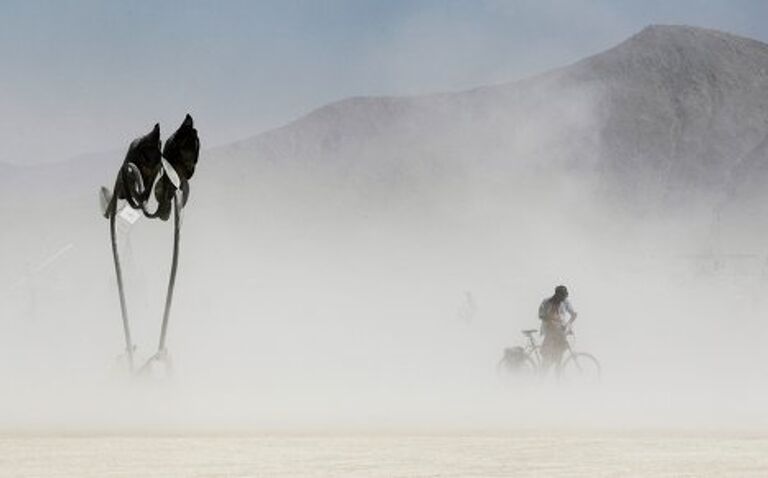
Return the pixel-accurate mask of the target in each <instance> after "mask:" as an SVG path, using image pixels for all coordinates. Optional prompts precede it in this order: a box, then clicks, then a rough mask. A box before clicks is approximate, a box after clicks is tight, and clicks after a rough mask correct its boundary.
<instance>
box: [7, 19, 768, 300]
mask: <svg viewBox="0 0 768 478" xmlns="http://www.w3.org/2000/svg"><path fill="white" fill-rule="evenodd" d="M148 121H149V122H150V123H151V119H150V120H148ZM200 134H201V138H202V140H203V142H204V141H205V131H201V133H200ZM767 136H768V45H766V44H764V43H761V42H758V41H754V40H750V39H747V38H742V37H739V36H735V35H731V34H728V33H723V32H718V31H714V30H707V29H702V28H694V27H687V26H650V27H647V28H645V29H644V30H642V31H640V32H639V33H637V34H636V35H634V36H632V37H631V38H629V39H627V40H626V41H624V42H622V43H621V44H619V45H617V46H616V47H614V48H611V49H609V50H607V51H605V52H602V53H599V54H597V55H594V56H591V57H589V58H585V59H583V60H580V61H577V62H575V63H573V64H571V65H568V66H565V67H563V68H559V69H556V70H553V71H549V72H546V73H543V74H540V75H537V76H534V77H531V78H526V79H522V80H518V81H513V82H508V83H503V84H498V85H491V86H483V87H478V88H475V89H472V90H468V91H459V92H447V93H440V94H433V95H424V96H413V97H355V98H348V99H344V100H341V101H338V102H335V103H332V104H329V105H326V106H323V107H321V108H319V109H317V110H315V111H313V112H311V113H309V114H307V115H306V116H304V117H302V118H299V119H297V120H296V121H294V122H291V123H290V124H287V125H285V126H283V127H280V128H277V129H274V130H271V131H267V132H265V133H262V134H259V135H256V136H253V137H251V138H248V139H245V140H243V141H240V142H237V143H234V144H231V145H228V146H224V147H220V148H216V149H209V150H205V151H203V154H202V156H201V162H200V165H199V169H198V173H197V174H196V176H195V178H194V180H193V181H192V199H191V203H190V208H191V209H192V210H194V211H195V212H194V213H190V214H194V217H198V218H199V219H198V220H199V221H200V224H208V225H211V227H218V228H220V229H221V230H225V231H235V232H232V234H233V235H234V236H237V237H248V238H250V237H252V236H253V238H254V239H253V240H254V241H257V242H258V241H260V240H270V241H274V243H275V244H277V243H281V244H282V243H284V241H285V237H286V234H288V235H289V236H290V235H291V234H294V233H295V234H294V236H291V237H294V238H299V237H300V238H309V237H313V238H317V237H319V236H321V235H323V234H325V235H326V236H327V237H333V238H334V240H338V239H339V238H338V237H337V236H336V234H337V232H335V231H342V230H346V229H345V228H352V229H354V228H363V229H366V230H373V229H376V228H381V227H392V228H393V230H394V229H395V228H396V225H398V224H399V225H400V226H402V227H404V228H405V230H409V231H411V230H414V229H419V228H421V229H423V230H432V229H434V230H442V229H441V228H447V229H448V230H461V231H468V230H473V228H475V230H476V231H477V234H478V235H486V236H488V237H490V236H492V235H493V234H496V232H494V231H495V230H494V229H493V228H494V227H497V225H498V224H513V223H523V224H526V228H527V229H524V230H525V231H527V232H526V234H528V235H529V236H530V238H531V241H533V242H535V239H536V237H538V236H537V234H538V233H537V232H536V231H538V229H536V228H534V227H533V226H531V224H533V225H536V226H535V227H538V228H542V229H541V230H542V231H543V230H544V228H547V227H549V228H551V227H552V224H558V225H559V227H560V228H562V229H567V227H568V225H567V224H565V222H567V223H568V224H572V223H573V224H576V225H577V227H586V228H592V229H594V230H596V229H601V228H606V227H607V228H614V229H615V230H616V231H619V230H621V228H622V227H624V224H625V222H626V221H629V220H631V219H632V218H633V217H634V218H639V219H641V220H642V218H648V217H657V216H658V217H664V216H667V217H672V218H675V217H684V218H685V217H688V216H692V215H693V213H694V212H695V213H696V214H699V215H701V217H702V218H703V219H701V220H700V222H701V223H702V224H705V225H709V226H707V227H710V226H711V225H713V224H714V227H715V228H717V227H720V228H723V229H728V230H736V231H740V230H741V229H740V227H741V226H740V225H741V224H745V223H746V224H750V225H753V226H754V225H756V224H757V225H759V226H760V227H762V221H761V218H762V217H764V216H766V214H765V211H764V209H763V206H762V205H763V204H764V203H767V204H768V202H766V201H763V195H762V184H764V182H765V180H768V151H767V150H768V146H766V145H767V144H768V143H766V137H767ZM129 139H130V138H128V139H126V145H125V146H126V147H127V144H128V140H129ZM122 154H123V153H122V152H121V151H115V152H112V153H105V154H96V155H87V156H83V157H80V158H77V159H75V160H72V161H68V162H65V163H58V164H53V165H39V166H34V167H28V168H21V167H9V166H2V167H1V168H0V200H1V201H0V215H1V217H0V218H1V219H2V221H3V224H4V226H8V227H6V230H7V231H11V232H9V233H5V234H4V235H3V241H4V242H3V244H4V245H5V246H6V250H14V251H15V252H14V254H5V255H4V257H3V262H4V263H6V264H5V265H6V267H4V268H3V269H4V270H5V271H6V272H7V271H13V272H7V274H8V277H2V276H0V285H2V283H4V282H12V281H13V280H14V279H13V277H16V276H17V275H18V274H20V273H21V272H20V271H22V270H23V269H24V268H25V267H30V264H32V265H34V264H35V263H36V261H38V262H39V261H42V260H44V258H45V256H46V254H49V253H54V252H55V251H56V250H58V249H59V248H60V247H62V246H64V245H65V244H66V243H75V244H87V246H86V247H82V248H78V249H76V252H74V253H73V254H85V255H88V254H90V253H91V252H92V251H94V250H97V251H100V252H99V253H104V252H105V250H102V249H103V248H99V246H96V245H94V244H96V243H97V242H105V241H106V236H105V234H106V223H105V222H104V221H103V219H102V218H100V217H99V214H98V206H97V204H98V202H97V191H98V188H99V186H101V185H111V184H112V181H114V174H115V170H116V168H117V167H118V166H119V164H120V163H121V161H122ZM745 204H746V205H748V206H749V207H745ZM604 210H615V211H618V213H617V214H615V215H614V216H610V215H601V213H602V211H604ZM730 216H734V217H735V216H739V217H740V219H739V220H738V221H736V222H733V221H731V222H729V217H730ZM477 217H482V219H481V220H480V219H477ZM609 217H610V218H612V219H610V220H608V219H606V218H609ZM615 217H618V218H621V220H620V221H617V220H614V219H613V218H615ZM564 218H567V221H565V220H564ZM478 221H480V222H478ZM734 221H735V220H734ZM192 222H193V223H194V222H195V221H194V220H193V221H192ZM726 224H727V225H728V226H726ZM384 225H388V226H384ZM430 227H431V228H432V229H429V228H430ZM704 229H706V227H705V228H704ZM254 231H258V234H256V233H255V232H254ZM287 231H289V232H287ZM296 231H300V232H296ZM497 232H498V231H497ZM564 232H565V231H560V232H558V234H563V233H564ZM699 232H700V231H697V234H698V233H699ZM710 232H711V231H710ZM569 233H570V232H569ZM704 233H707V234H708V233H709V232H706V231H704ZM517 234H518V235H519V234H520V233H517ZM617 234H618V232H617ZM754 237H758V236H757V235H754ZM296 240H304V239H296ZM307 240H308V239H307ZM107 252H108V251H107ZM107 259H108V257H107ZM9 264H10V265H9ZM11 276H13V277H11Z"/></svg>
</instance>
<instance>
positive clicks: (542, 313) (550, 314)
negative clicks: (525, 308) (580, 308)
mask: <svg viewBox="0 0 768 478" xmlns="http://www.w3.org/2000/svg"><path fill="white" fill-rule="evenodd" d="M566 313H567V314H568V315H570V318H571V319H573V318H575V317H576V311H575V310H573V306H572V305H571V302H570V301H569V300H568V299H565V300H564V301H562V302H560V304H559V305H557V306H555V305H554V304H552V298H551V297H547V298H546V299H544V300H543V301H542V302H541V305H540V306H539V318H540V319H541V320H543V321H544V322H547V321H554V322H558V323H560V325H565V322H564V319H565V314H566Z"/></svg>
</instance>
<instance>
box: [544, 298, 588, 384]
mask: <svg viewBox="0 0 768 478" xmlns="http://www.w3.org/2000/svg"><path fill="white" fill-rule="evenodd" d="M566 314H568V315H569V316H570V317H569V319H568V322H565V315H566ZM577 316H578V314H577V313H576V311H575V310H573V306H572V305H571V302H570V301H569V300H568V288H566V287H565V286H564V285H559V286H557V287H555V294H554V295H553V296H552V297H547V298H546V299H544V300H543V301H542V302H541V305H540V306H539V319H541V334H542V335H544V340H543V341H542V343H541V357H542V366H543V368H544V370H548V369H549V367H551V366H552V365H553V364H559V363H560V360H561V359H562V357H563V353H564V352H565V350H566V349H567V348H568V342H567V341H566V338H565V334H566V330H567V328H568V326H570V325H571V324H572V323H573V321H574V320H576V317H577Z"/></svg>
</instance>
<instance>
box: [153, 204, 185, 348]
mask: <svg viewBox="0 0 768 478" xmlns="http://www.w3.org/2000/svg"><path fill="white" fill-rule="evenodd" d="M180 210H181V208H180V206H179V194H178V192H177V193H176V194H174V195H173V261H172V262H171V275H170V277H169V279H168V292H167V293H166V296H165V311H164V312H163V325H162V326H161V329H160V342H159V343H158V345H157V353H158V354H165V335H166V332H167V331H168V319H169V318H170V315H171V302H172V301H173V288H174V287H175V285H176V270H177V268H178V265H179V235H180V232H181V227H180V226H181V218H180V217H179V213H180Z"/></svg>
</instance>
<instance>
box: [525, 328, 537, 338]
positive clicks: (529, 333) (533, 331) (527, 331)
mask: <svg viewBox="0 0 768 478" xmlns="http://www.w3.org/2000/svg"><path fill="white" fill-rule="evenodd" d="M522 332H523V335H527V336H528V337H530V336H531V335H533V334H537V333H539V331H538V330H536V329H528V330H523V331H522Z"/></svg>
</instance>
